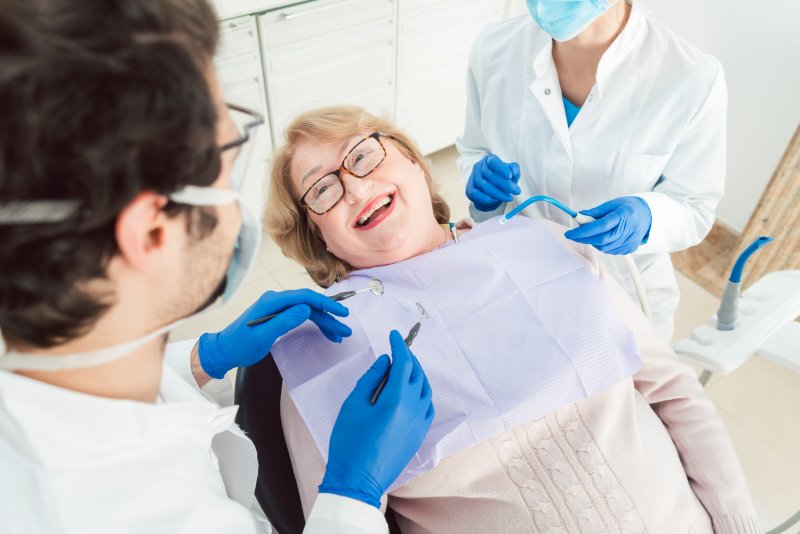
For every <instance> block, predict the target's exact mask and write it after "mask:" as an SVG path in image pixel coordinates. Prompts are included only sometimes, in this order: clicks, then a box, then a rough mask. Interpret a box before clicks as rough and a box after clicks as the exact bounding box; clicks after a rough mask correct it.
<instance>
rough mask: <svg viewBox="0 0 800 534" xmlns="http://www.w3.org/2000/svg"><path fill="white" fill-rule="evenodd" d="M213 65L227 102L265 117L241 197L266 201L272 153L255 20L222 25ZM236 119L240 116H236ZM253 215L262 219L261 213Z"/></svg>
mask: <svg viewBox="0 0 800 534" xmlns="http://www.w3.org/2000/svg"><path fill="white" fill-rule="evenodd" d="M214 66H215V67H216V69H217V75H218V77H219V81H220V85H222V92H223V94H224V97H225V100H226V101H227V102H230V103H232V104H237V105H239V106H242V107H245V108H249V109H252V110H254V111H257V112H259V113H261V114H262V115H264V120H265V126H264V127H262V128H261V129H260V130H261V131H260V132H259V133H258V136H257V137H256V138H255V139H254V140H253V142H255V146H254V147H253V152H252V154H251V159H250V162H249V166H248V173H247V176H246V177H245V181H244V184H243V188H242V197H243V198H244V199H245V203H248V199H259V198H263V196H264V195H265V194H266V183H267V159H268V158H269V156H270V153H271V152H272V140H271V136H270V131H269V124H270V117H269V113H268V110H267V101H266V86H265V83H264V75H263V70H262V62H261V50H260V46H259V36H258V26H257V24H256V17H254V16H249V15H248V16H244V17H238V18H235V19H229V20H225V21H222V22H221V23H220V43H219V49H218V50H217V55H216V57H215V58H214ZM234 118H236V119H239V118H240V117H239V116H238V115H236V114H235V115H234ZM245 120H246V117H241V120H239V123H240V124H239V126H242V125H243V123H244V122H245ZM248 207H250V208H251V210H252V208H254V207H255V204H254V203H251V205H249V206H248ZM254 215H256V216H257V217H260V216H261V214H260V213H256V214H254Z"/></svg>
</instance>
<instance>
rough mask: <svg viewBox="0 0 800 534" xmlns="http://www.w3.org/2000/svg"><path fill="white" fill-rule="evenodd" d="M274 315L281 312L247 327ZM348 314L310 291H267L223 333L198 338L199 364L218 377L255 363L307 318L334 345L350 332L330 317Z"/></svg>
mask: <svg viewBox="0 0 800 534" xmlns="http://www.w3.org/2000/svg"><path fill="white" fill-rule="evenodd" d="M281 310H283V311H281ZM277 312H281V313H280V314H279V315H277V316H275V317H273V318H272V319H270V320H269V321H267V322H265V323H261V324H259V325H255V326H247V323H248V322H250V321H253V320H255V319H259V318H261V317H264V316H265V315H270V314H272V313H277ZM349 313H350V310H348V309H347V308H346V307H345V306H343V305H342V304H340V303H338V302H336V301H334V300H331V299H330V298H329V297H326V296H325V295H322V294H321V293H317V292H316V291H311V290H310V289H293V290H291V291H279V292H275V291H267V292H266V293H264V294H263V295H261V297H259V299H258V300H257V301H256V302H255V304H253V305H252V306H250V307H249V308H248V309H247V310H246V311H245V312H244V313H243V314H241V315H240V316H239V318H238V319H236V320H235V321H234V322H232V323H231V324H230V325H228V326H227V327H226V328H225V329H224V330H222V331H221V332H215V333H212V334H203V335H202V336H200V341H199V342H198V347H197V348H198V356H199V357H200V365H201V366H202V367H203V370H204V371H205V372H206V374H208V376H210V377H212V378H222V377H223V376H225V373H227V372H228V371H230V370H231V369H233V368H234V367H247V366H248V365H253V364H254V363H258V362H260V361H261V360H262V359H263V358H264V356H266V355H267V354H268V353H269V351H270V350H271V349H272V345H273V344H274V343H275V340H276V339H278V338H279V337H280V336H282V335H284V334H286V333H287V332H289V331H290V330H293V329H295V328H297V327H298V326H300V325H301V324H303V323H304V322H305V321H306V320H307V319H310V320H311V321H313V322H314V324H316V325H317V327H318V328H319V329H320V331H321V332H322V333H323V334H324V335H325V337H327V338H328V339H330V340H331V341H333V342H336V343H338V342H340V341H342V338H343V337H347V336H349V335H350V334H352V331H351V330H350V327H349V326H347V325H346V324H343V323H340V322H339V321H337V320H336V319H334V318H333V315H338V316H339V317H347V315H348V314H349ZM331 314H333V315H331Z"/></svg>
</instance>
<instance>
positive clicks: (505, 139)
mask: <svg viewBox="0 0 800 534" xmlns="http://www.w3.org/2000/svg"><path fill="white" fill-rule="evenodd" d="M467 99H468V103H467V114H466V124H465V127H464V134H463V136H461V137H460V138H459V139H458V143H457V146H458V150H459V152H460V157H459V168H460V172H461V176H462V178H463V180H464V182H465V183H466V181H467V180H468V179H469V175H470V172H471V171H472V167H473V165H474V164H475V163H476V162H477V161H479V160H480V159H481V158H482V157H484V156H485V155H487V154H489V153H494V154H496V155H497V156H499V157H500V158H501V159H503V160H504V161H516V162H518V163H519V165H520V169H521V178H520V183H519V185H520V188H521V189H522V193H521V194H520V195H519V196H518V197H516V198H517V199H519V200H520V201H522V200H525V199H527V198H528V197H530V196H532V195H549V196H552V197H554V198H556V199H558V200H560V201H561V202H563V203H565V204H567V205H568V206H570V207H571V208H573V209H576V210H581V209H588V208H591V207H594V206H597V205H599V204H601V203H603V202H605V201H607V200H611V199H613V198H617V197H620V196H625V195H637V196H640V197H642V198H643V199H644V200H645V201H646V202H647V204H648V206H649V207H650V211H651V213H652V215H653V222H652V227H651V229H650V235H649V240H648V242H647V243H646V244H645V245H643V246H641V247H640V248H639V249H638V250H637V251H636V253H635V254H634V259H635V261H636V264H637V266H638V267H639V270H640V271H641V272H642V278H643V281H644V284H645V287H646V289H647V293H648V299H649V301H650V304H651V308H652V310H653V315H654V322H655V323H656V326H657V327H659V330H660V331H661V333H662V335H664V337H666V338H667V339H668V338H669V337H671V333H672V319H673V315H674V311H675V307H676V306H677V303H678V289H677V284H676V280H675V275H674V272H673V269H672V264H671V261H670V258H669V254H668V253H669V252H674V251H677V250H682V249H685V248H687V247H691V246H694V245H696V244H698V243H700V241H702V240H703V238H704V237H705V236H706V234H707V233H708V231H709V230H710V229H711V225H712V223H713V221H714V210H715V209H716V206H717V204H718V203H719V200H720V198H721V197H722V194H723V192H724V183H725V143H726V141H725V139H726V137H725V127H726V109H727V91H726V88H725V78H724V74H723V70H722V66H721V65H720V63H719V62H718V61H717V60H716V59H714V58H713V57H711V56H708V55H706V54H703V53H701V52H699V51H698V50H696V49H695V48H693V47H692V46H691V45H689V44H687V43H686V42H684V41H682V40H681V39H680V38H678V37H677V36H675V35H674V34H673V33H672V32H670V31H669V30H667V29H665V28H663V27H662V26H660V25H659V24H657V23H656V22H654V21H652V20H650V19H649V18H647V17H646V16H645V15H644V13H643V12H642V10H641V9H640V8H639V6H638V5H637V4H636V3H634V5H633V8H632V11H631V15H630V18H629V20H628V23H627V25H626V27H625V29H624V30H623V31H622V33H621V34H620V35H619V37H618V38H617V39H616V40H615V41H614V43H613V44H612V45H611V47H610V48H609V49H608V50H607V51H606V52H605V54H604V55H603V57H602V59H601V61H600V64H599V66H598V69H597V83H596V84H595V86H594V87H593V88H592V90H591V93H590V95H589V97H588V99H587V101H586V103H585V104H584V106H583V108H582V109H581V111H580V113H579V114H578V116H577V117H576V118H575V121H574V122H573V123H572V126H571V127H569V128H568V127H567V122H566V117H565V113H564V104H563V101H562V95H561V88H560V85H559V81H558V73H557V71H556V68H555V64H554V62H553V56H552V40H551V38H550V36H549V35H547V34H546V33H545V32H544V31H542V30H541V29H540V28H539V27H538V26H537V25H536V23H535V22H534V21H533V19H532V18H531V17H530V16H529V15H524V16H520V17H516V18H513V19H509V20H504V21H500V22H496V23H492V24H490V25H489V26H487V27H486V28H485V29H484V31H483V32H482V33H481V35H480V36H479V37H478V39H477V40H476V41H475V43H474V44H473V47H472V51H471V54H470V59H469V71H468V77H467ZM507 208H508V207H507V206H501V208H500V209H499V210H498V211H496V212H493V213H489V214H483V213H481V212H478V211H477V210H475V209H474V207H473V208H472V210H471V212H472V215H473V217H475V218H476V219H477V220H481V219H485V218H487V217H490V216H493V215H495V214H497V213H498V212H502V211H503V210H505V209H507ZM525 213H526V215H528V216H531V217H546V218H548V219H551V220H554V221H556V222H559V223H561V224H563V225H567V226H569V225H570V223H571V221H570V219H569V217H568V216H567V215H565V214H564V213H562V212H561V211H559V210H558V209H556V208H554V207H552V206H550V205H549V204H545V203H537V204H533V205H532V206H530V207H529V208H527V209H526V212H525ZM604 261H605V263H606V267H607V268H608V269H609V270H610V271H611V272H612V273H613V274H614V275H615V277H616V278H617V279H618V280H620V282H621V283H622V284H623V287H625V288H626V289H627V290H628V292H629V293H630V294H632V295H634V298H636V297H635V293H634V291H633V286H632V284H631V283H630V280H629V279H628V276H627V271H626V270H625V269H624V266H623V263H622V261H621V259H620V258H613V257H610V256H605V258H604Z"/></svg>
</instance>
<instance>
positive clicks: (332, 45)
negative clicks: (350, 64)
mask: <svg viewBox="0 0 800 534" xmlns="http://www.w3.org/2000/svg"><path fill="white" fill-rule="evenodd" d="M393 45H394V28H393V27H392V25H391V24H381V25H378V26H374V25H366V26H359V27H356V28H353V29H352V30H350V29H348V30H345V31H343V32H336V33H332V34H327V35H324V36H320V37H316V38H314V39H308V40H306V41H303V42H302V43H300V44H298V45H296V46H290V47H283V48H280V49H278V50H269V51H266V52H265V54H264V59H265V67H266V69H267V72H268V78H269V79H270V80H273V79H277V80H280V79H282V78H285V77H291V76H293V75H295V74H296V73H297V72H298V71H304V70H314V69H316V68H318V67H319V66H320V65H321V64H324V63H329V62H336V61H345V60H347V59H349V58H352V57H357V56H361V55H363V54H364V53H365V52H369V51H370V50H375V49H379V48H381V47H387V46H389V47H391V46H393Z"/></svg>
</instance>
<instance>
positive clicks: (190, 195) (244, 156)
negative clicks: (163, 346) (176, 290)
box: [0, 104, 264, 371]
mask: <svg viewBox="0 0 800 534" xmlns="http://www.w3.org/2000/svg"><path fill="white" fill-rule="evenodd" d="M228 107H229V108H230V110H231V114H232V116H233V118H234V121H235V122H237V126H238V127H239V130H240V134H239V137H238V138H237V139H236V140H234V141H232V142H230V143H227V144H225V145H223V146H221V147H220V152H224V151H227V150H238V151H239V154H238V155H237V157H236V161H235V162H234V164H233V168H232V169H231V175H230V181H231V184H232V187H233V188H232V189H220V188H216V187H201V186H194V185H188V186H185V187H184V188H182V189H180V190H178V191H176V192H174V193H172V194H170V195H168V198H169V199H170V200H172V201H173V202H177V203H179V204H186V205H190V206H220V205H224V204H230V203H233V202H237V203H238V204H239V209H240V212H241V216H242V224H241V227H240V229H239V235H238V237H237V241H236V246H235V248H234V252H233V257H232V259H231V262H230V265H229V266H228V270H227V272H226V275H225V289H224V292H223V295H222V298H221V299H220V300H221V302H223V303H224V302H227V301H229V300H230V299H231V298H232V297H233V295H234V294H235V292H236V290H237V289H238V288H239V287H241V284H242V281H243V280H244V278H245V276H246V275H247V272H248V271H249V269H250V267H251V266H252V264H253V263H254V261H255V258H256V254H257V252H258V248H259V246H260V244H261V227H260V225H259V223H258V219H257V218H256V217H254V216H253V214H252V213H250V211H249V210H248V209H247V208H246V206H245V205H244V204H242V202H241V197H240V191H241V188H242V187H243V185H244V181H245V177H246V174H247V168H248V164H249V158H250V157H251V154H252V150H253V145H254V144H255V143H254V142H253V137H254V134H255V130H256V128H257V127H259V126H261V125H262V124H263V123H264V119H263V117H261V115H259V114H258V113H256V112H252V111H248V110H246V109H244V108H240V107H238V106H234V105H231V104H229V105H228ZM237 119H238V120H237ZM78 206H79V203H78V202H77V201H70V200H43V201H30V202H11V203H6V204H0V224H42V223H56V222H60V221H63V220H66V219H68V218H69V217H72V216H74V215H75V211H76V210H77V209H78ZM211 307H212V306H210V307H209V308H207V309H206V310H202V311H201V312H198V314H199V313H202V312H205V311H207V310H209V309H210V308H211ZM198 314H194V315H198ZM186 319H188V317H184V318H182V319H178V320H177V321H175V322H173V323H170V324H168V325H165V326H163V327H161V328H158V329H157V330H154V331H153V332H150V333H148V334H145V335H144V336H141V337H139V338H137V339H133V340H130V341H127V342H125V343H121V344H118V345H113V346H111V347H106V348H103V349H99V350H95V351H90V352H85V353H79V354H67V355H57V356H51V355H45V354H29V353H18V352H14V351H10V352H6V349H7V348H6V345H5V340H4V339H3V338H2V335H0V369H6V370H15V369H28V370H39V371H60V370H65V369H74V368H80V367H93V366H96V365H100V364H103V363H107V362H110V361H113V360H117V359H119V358H122V357H124V356H127V355H128V354H130V353H131V352H133V351H134V350H136V349H137V348H139V347H141V346H143V345H145V344H146V343H148V342H150V341H151V340H153V339H156V338H157V337H159V336H161V335H164V334H166V333H167V332H169V331H171V330H173V329H175V328H176V327H177V326H178V325H180V324H181V323H183V322H184V321H185V320H186Z"/></svg>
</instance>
